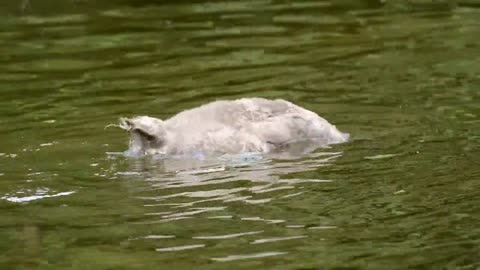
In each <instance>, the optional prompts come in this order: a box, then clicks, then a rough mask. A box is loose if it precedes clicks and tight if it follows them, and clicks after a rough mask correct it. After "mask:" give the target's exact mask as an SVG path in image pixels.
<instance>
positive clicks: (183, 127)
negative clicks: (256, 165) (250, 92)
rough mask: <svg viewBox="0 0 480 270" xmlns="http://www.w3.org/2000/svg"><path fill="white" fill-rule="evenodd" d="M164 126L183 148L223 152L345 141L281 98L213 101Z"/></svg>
mask: <svg viewBox="0 0 480 270" xmlns="http://www.w3.org/2000/svg"><path fill="white" fill-rule="evenodd" d="M165 124H166V126H167V128H169V129H170V130H173V131H174V132H175V133H176V134H179V135H180V134H181V135H180V136H179V137H178V138H179V140H181V142H182V145H183V147H186V148H202V149H206V150H210V149H219V150H225V151H224V152H237V151H271V150H274V149H275V148H279V147H283V146H284V145H286V144H288V143H291V142H295V141H302V140H316V143H318V144H327V143H339V142H344V141H346V138H345V137H344V136H345V134H343V133H341V132H339V131H338V130H337V129H336V128H335V126H332V125H331V124H330V123H328V122H327V121H326V120H325V119H323V118H321V117H320V116H318V115H317V114H316V113H314V112H311V111H309V110H306V109H304V108H301V107H299V106H297V105H295V104H293V103H291V102H288V101H285V100H281V99H276V100H268V99H264V98H243V99H238V100H233V101H216V102H212V103H209V104H206V105H203V106H200V107H197V108H194V109H191V110H187V111H183V112H181V113H179V114H177V115H175V116H174V117H172V118H170V119H168V120H166V121H165ZM187 145H188V146H187ZM180 148H181V147H180ZM227 149H231V150H227Z"/></svg>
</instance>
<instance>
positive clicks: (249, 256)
mask: <svg viewBox="0 0 480 270" xmlns="http://www.w3.org/2000/svg"><path fill="white" fill-rule="evenodd" d="M287 253H288V252H280V251H270V252H260V253H252V254H242V255H229V256H226V257H219V258H211V259H212V260H213V261H217V262H230V261H238V260H249V259H260V258H265V257H272V256H279V255H285V254H287Z"/></svg>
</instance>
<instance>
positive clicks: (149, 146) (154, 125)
mask: <svg viewBox="0 0 480 270" xmlns="http://www.w3.org/2000/svg"><path fill="white" fill-rule="evenodd" d="M119 126H120V128H122V129H124V130H126V131H128V132H129V133H130V143H129V149H128V151H129V153H130V154H133V155H143V154H156V153H163V152H164V147H165V145H166V131H165V128H164V123H163V121H162V120H160V119H158V118H154V117H149V116H137V117H133V118H120V125H119Z"/></svg>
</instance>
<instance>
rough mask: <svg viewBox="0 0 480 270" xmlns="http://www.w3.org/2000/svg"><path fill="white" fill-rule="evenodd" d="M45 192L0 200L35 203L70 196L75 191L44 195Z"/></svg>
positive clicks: (41, 190)
mask: <svg viewBox="0 0 480 270" xmlns="http://www.w3.org/2000/svg"><path fill="white" fill-rule="evenodd" d="M46 192H48V190H44V189H39V190H37V194H35V195H30V196H24V197H17V196H9V195H7V196H3V197H1V198H0V199H3V200H6V201H9V202H14V203H24V202H30V201H36V200H41V199H46V198H55V197H61V196H68V195H71V194H73V193H75V191H65V192H59V193H54V194H46ZM17 193H18V192H17Z"/></svg>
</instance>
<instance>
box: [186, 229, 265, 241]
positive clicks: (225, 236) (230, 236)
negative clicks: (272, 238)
mask: <svg viewBox="0 0 480 270" xmlns="http://www.w3.org/2000/svg"><path fill="white" fill-rule="evenodd" d="M259 233H263V231H253V232H243V233H232V234H224V235H211V236H195V237H193V239H204V240H219V239H230V238H237V237H241V236H246V235H253V234H259Z"/></svg>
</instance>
